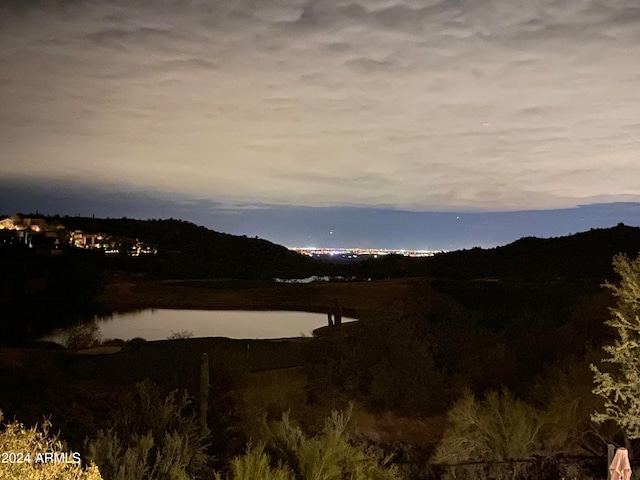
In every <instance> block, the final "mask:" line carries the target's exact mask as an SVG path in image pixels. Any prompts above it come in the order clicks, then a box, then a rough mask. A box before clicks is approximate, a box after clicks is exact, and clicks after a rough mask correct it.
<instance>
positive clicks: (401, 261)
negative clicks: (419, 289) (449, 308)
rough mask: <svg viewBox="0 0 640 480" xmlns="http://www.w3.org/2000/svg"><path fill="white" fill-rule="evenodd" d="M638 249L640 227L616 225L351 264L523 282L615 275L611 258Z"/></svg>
mask: <svg viewBox="0 0 640 480" xmlns="http://www.w3.org/2000/svg"><path fill="white" fill-rule="evenodd" d="M638 252H640V228H638V227H628V226H626V225H622V224H619V225H618V226H616V227H612V228H601V229H591V230H590V231H588V232H582V233H577V234H574V235H568V236H565V237H555V238H535V237H526V238H521V239H520V240H517V241H515V242H513V243H510V244H508V245H505V246H502V247H496V248H492V249H482V248H473V249H470V250H458V251H454V252H448V253H442V254H438V255H435V256H434V257H429V258H407V257H399V256H388V257H386V258H381V259H375V260H373V259H372V260H368V261H366V262H362V263H361V264H358V265H354V266H353V268H354V269H357V270H356V271H357V272H358V275H360V276H362V277H373V278H385V277H394V276H412V277H415V276H427V277H432V278H439V279H452V280H472V279H487V280H490V279H495V278H517V279H520V280H523V281H554V280H559V279H595V280H596V281H597V282H598V283H602V281H603V280H605V279H611V278H613V269H612V266H611V260H612V258H613V257H614V256H615V255H617V254H619V253H626V254H627V255H628V256H629V257H635V256H636V255H637V254H638Z"/></svg>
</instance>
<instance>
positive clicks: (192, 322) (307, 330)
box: [46, 309, 354, 343]
mask: <svg viewBox="0 0 640 480" xmlns="http://www.w3.org/2000/svg"><path fill="white" fill-rule="evenodd" d="M342 321H343V322H344V323H347V322H350V321H354V319H351V318H343V319H342ZM92 323H95V326H96V327H97V330H96V332H95V333H97V335H98V337H99V338H101V339H102V340H106V339H114V338H120V339H122V340H130V339H132V338H136V337H142V338H144V339H145V340H164V339H166V338H167V337H169V336H171V335H172V334H174V333H178V332H185V331H186V332H189V333H191V334H192V335H191V336H192V337H228V338H251V339H265V338H286V337H300V336H310V335H311V334H312V332H313V330H315V329H316V328H318V327H323V326H325V325H327V315H326V314H324V313H308V312H290V311H264V310H260V311H255V310H252V311H247V310H166V309H153V310H141V311H136V312H127V313H122V314H114V315H113V316H111V317H108V318H95V319H94V320H93V322H92ZM64 338H65V332H64V330H59V331H56V332H53V333H52V334H51V335H48V336H47V337H46V339H47V340H52V341H57V342H60V343H64Z"/></svg>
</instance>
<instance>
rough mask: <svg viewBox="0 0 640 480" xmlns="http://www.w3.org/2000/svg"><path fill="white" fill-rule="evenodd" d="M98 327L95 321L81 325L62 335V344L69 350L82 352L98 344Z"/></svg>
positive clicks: (99, 337) (99, 335) (99, 336)
mask: <svg viewBox="0 0 640 480" xmlns="http://www.w3.org/2000/svg"><path fill="white" fill-rule="evenodd" d="M101 339H102V337H101V334H100V327H99V326H98V324H97V323H96V322H95V321H92V322H88V323H81V324H78V325H76V326H74V327H71V328H69V329H68V330H66V331H65V333H64V338H63V343H64V346H65V347H67V348H68V349H69V350H82V349H83V348H90V347H94V346H96V345H99V344H100V341H101Z"/></svg>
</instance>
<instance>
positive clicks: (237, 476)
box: [215, 444, 295, 480]
mask: <svg viewBox="0 0 640 480" xmlns="http://www.w3.org/2000/svg"><path fill="white" fill-rule="evenodd" d="M231 474H232V478H233V479H234V480H254V479H260V480H295V477H294V476H293V473H292V472H291V470H289V469H288V468H286V467H283V466H282V464H279V465H277V466H275V467H272V466H271V458H270V457H269V455H267V454H266V453H265V451H264V445H263V444H259V445H258V446H257V447H255V448H252V447H251V446H247V449H246V451H245V453H244V455H240V456H238V457H236V458H234V459H233V460H232V461H231ZM215 478H216V480H221V479H222V477H221V475H220V474H219V473H216V474H215Z"/></svg>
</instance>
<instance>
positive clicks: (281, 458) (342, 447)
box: [218, 407, 401, 480]
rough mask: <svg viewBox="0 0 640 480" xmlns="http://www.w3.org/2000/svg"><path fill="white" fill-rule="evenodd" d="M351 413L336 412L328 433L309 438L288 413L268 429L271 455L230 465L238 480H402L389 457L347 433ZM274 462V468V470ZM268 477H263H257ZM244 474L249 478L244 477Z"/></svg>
mask: <svg viewBox="0 0 640 480" xmlns="http://www.w3.org/2000/svg"><path fill="white" fill-rule="evenodd" d="M351 411H352V408H351V407H349V408H348V409H347V410H345V411H341V412H339V411H333V412H332V413H331V415H330V416H329V417H327V419H326V421H325V424H324V428H323V429H322V431H321V432H319V433H318V434H316V435H309V434H306V433H305V432H303V431H302V429H301V428H300V427H299V426H297V425H294V424H293V423H292V422H291V421H290V419H289V415H288V414H284V415H283V416H282V420H281V421H279V422H276V423H275V424H274V425H272V426H271V428H270V429H269V435H268V437H267V440H266V445H267V451H269V452H270V455H267V454H266V453H265V452H264V447H263V446H262V445H259V446H258V448H256V449H251V448H248V449H247V452H246V453H245V454H244V455H243V456H240V457H236V458H235V459H234V460H233V461H232V464H231V472H232V477H231V478H232V479H233V480H245V479H247V480H248V479H250V478H251V479H254V478H255V479H258V478H260V479H262V478H268V479H274V480H275V479H277V480H289V479H291V480H342V479H345V478H348V479H353V480H399V479H400V478H401V476H400V473H399V471H398V468H397V467H396V466H394V465H390V458H389V457H385V456H384V455H383V454H382V452H380V451H378V450H376V449H374V448H372V447H368V446H366V445H364V444H360V445H358V444H356V443H355V442H354V441H353V440H352V439H351V438H350V437H349V435H348V433H347V425H348V423H349V420H350V418H351ZM274 463H275V467H274V466H273V465H274ZM258 472H262V473H264V474H265V475H271V476H264V477H263V476H260V475H258V474H257V473H258ZM250 473H254V474H255V475H256V476H250V475H249V476H246V475H248V474H250ZM241 474H242V475H244V476H241ZM218 478H220V477H218Z"/></svg>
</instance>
